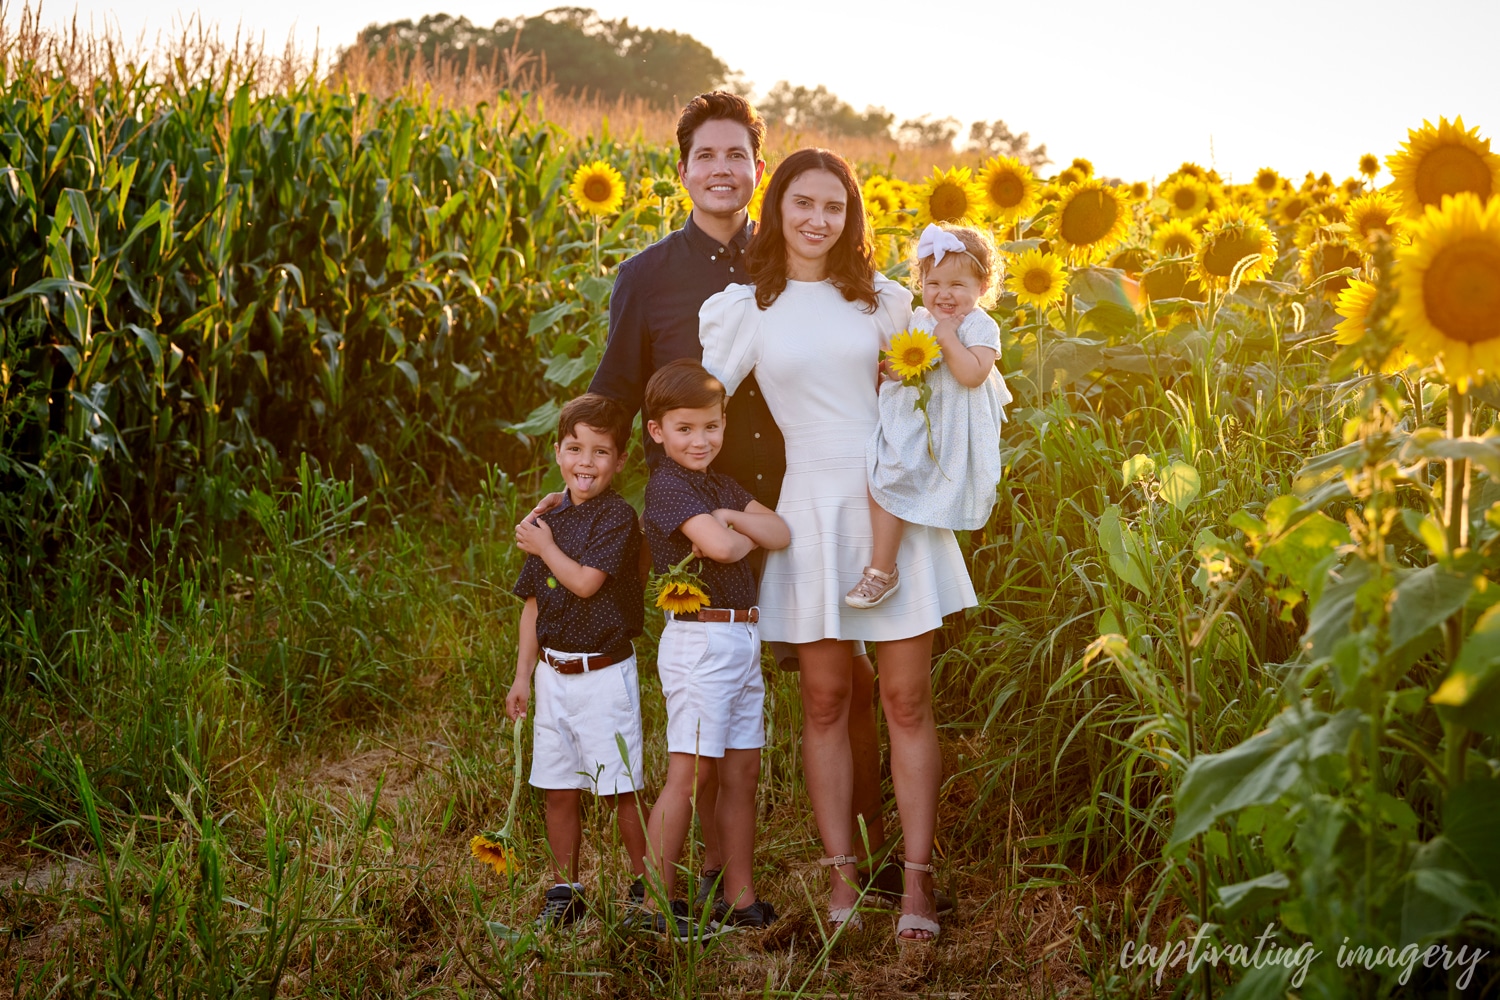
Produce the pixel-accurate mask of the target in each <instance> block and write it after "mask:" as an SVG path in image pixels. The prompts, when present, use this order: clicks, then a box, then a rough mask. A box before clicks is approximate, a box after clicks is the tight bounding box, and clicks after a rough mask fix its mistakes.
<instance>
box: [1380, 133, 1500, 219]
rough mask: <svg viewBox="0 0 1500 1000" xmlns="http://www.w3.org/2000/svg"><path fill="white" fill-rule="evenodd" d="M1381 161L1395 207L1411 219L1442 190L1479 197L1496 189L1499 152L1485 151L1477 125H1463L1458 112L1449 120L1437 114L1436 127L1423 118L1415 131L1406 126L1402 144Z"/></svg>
mask: <svg viewBox="0 0 1500 1000" xmlns="http://www.w3.org/2000/svg"><path fill="white" fill-rule="evenodd" d="M1386 164H1387V165H1388V166H1389V167H1390V168H1391V177H1392V178H1394V180H1393V183H1392V185H1391V186H1392V187H1394V188H1395V189H1396V194H1397V195H1398V196H1399V197H1400V199H1401V207H1402V208H1403V209H1405V211H1406V214H1407V215H1409V216H1411V217H1412V218H1416V217H1418V216H1420V215H1421V214H1422V209H1423V208H1425V207H1426V206H1428V205H1437V204H1438V203H1439V202H1441V201H1442V200H1443V195H1445V194H1458V193H1459V192H1461V191H1472V192H1473V193H1474V194H1476V195H1478V196H1479V200H1480V201H1484V200H1485V199H1487V198H1489V197H1490V195H1492V194H1495V193H1497V192H1500V156H1496V155H1495V154H1494V153H1491V152H1490V141H1489V140H1488V139H1481V138H1479V129H1478V128H1472V129H1469V130H1468V131H1465V130H1464V120H1463V117H1462V116H1460V117H1458V118H1455V119H1454V120H1453V122H1452V123H1451V124H1450V123H1449V122H1448V119H1446V118H1439V119H1438V124H1437V127H1436V128H1433V126H1432V123H1431V122H1428V121H1424V122H1423V123H1422V128H1421V130H1420V131H1418V130H1416V129H1412V130H1409V131H1408V132H1407V140H1406V145H1405V146H1403V147H1402V148H1401V151H1400V152H1398V153H1396V154H1394V155H1392V156H1390V157H1389V158H1387V160H1386Z"/></svg>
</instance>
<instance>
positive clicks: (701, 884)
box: [693, 868, 724, 911]
mask: <svg viewBox="0 0 1500 1000" xmlns="http://www.w3.org/2000/svg"><path fill="white" fill-rule="evenodd" d="M723 875H724V869H722V868H707V869H704V871H703V873H702V874H700V875H699V876H698V892H697V894H695V895H694V896H693V909H695V910H699V911H701V910H702V909H703V907H704V906H706V905H707V904H708V900H709V897H710V896H712V897H713V898H715V899H723V898H724V878H723Z"/></svg>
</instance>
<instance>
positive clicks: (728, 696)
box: [656, 620, 766, 757]
mask: <svg viewBox="0 0 1500 1000" xmlns="http://www.w3.org/2000/svg"><path fill="white" fill-rule="evenodd" d="M656 672H657V674H658V676H660V678H661V690H662V694H663V695H664V696H665V698H666V702H667V750H668V751H669V752H670V753H690V754H697V755H699V756H701V757H723V756H724V751H725V750H758V749H760V748H761V747H763V746H765V743H766V726H765V706H766V687H765V682H764V681H763V680H762V679H761V673H760V628H759V626H757V625H755V624H752V623H749V622H733V623H730V622H680V621H675V620H674V621H669V622H667V624H666V627H665V628H663V629H662V633H661V643H660V645H659V646H658V647H657V654H656Z"/></svg>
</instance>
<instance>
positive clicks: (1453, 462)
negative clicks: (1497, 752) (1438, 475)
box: [1443, 385, 1474, 790]
mask: <svg viewBox="0 0 1500 1000" xmlns="http://www.w3.org/2000/svg"><path fill="white" fill-rule="evenodd" d="M1473 429H1474V414H1473V411H1472V409H1471V408H1470V406H1469V394H1468V393H1467V392H1466V391H1465V390H1464V389H1461V388H1459V387H1458V386H1457V385H1453V386H1450V387H1449V390H1448V437H1449V438H1450V439H1455V440H1456V439H1457V438H1459V437H1467V436H1468V435H1469V434H1470V433H1471V432H1472V431H1473ZM1445 467H1446V469H1445V471H1446V472H1447V477H1446V479H1445V481H1444V483H1443V519H1444V521H1445V522H1446V524H1445V527H1446V528H1447V529H1448V554H1449V557H1450V558H1452V557H1453V556H1455V555H1456V554H1457V553H1458V550H1459V549H1461V548H1466V547H1467V546H1468V544H1469V461H1468V459H1464V458H1450V459H1448V460H1447V461H1446V462H1445ZM1464 617H1465V616H1464V609H1463V608H1460V609H1459V610H1458V611H1456V612H1455V613H1454V614H1453V616H1452V617H1451V618H1449V619H1448V620H1447V621H1446V622H1444V623H1443V636H1444V638H1445V639H1446V644H1445V645H1446V647H1447V648H1446V651H1447V654H1448V665H1449V668H1450V669H1451V668H1452V665H1453V664H1454V663H1456V662H1457V661H1458V654H1459V652H1460V651H1461V650H1462V649H1463V642H1464V632H1465V629H1464ZM1443 735H1444V736H1445V737H1447V743H1448V747H1447V752H1446V756H1445V760H1444V762H1443V763H1444V770H1445V771H1446V772H1447V775H1448V788H1449V789H1450V790H1451V789H1454V788H1457V787H1458V786H1459V785H1461V784H1463V780H1464V763H1465V760H1466V759H1467V757H1468V745H1469V731H1468V730H1467V729H1465V728H1464V727H1463V726H1461V725H1459V724H1458V723H1456V722H1449V721H1447V720H1444V722H1443Z"/></svg>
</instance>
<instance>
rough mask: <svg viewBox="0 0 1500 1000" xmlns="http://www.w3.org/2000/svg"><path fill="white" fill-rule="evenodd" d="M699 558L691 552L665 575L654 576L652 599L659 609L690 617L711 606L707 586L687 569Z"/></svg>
mask: <svg viewBox="0 0 1500 1000" xmlns="http://www.w3.org/2000/svg"><path fill="white" fill-rule="evenodd" d="M697 558H698V557H697V556H695V555H693V553H691V552H689V553H688V554H687V555H685V556H683V557H682V559H680V560H679V561H678V562H677V564H676V565H675V566H673V567H672V568H671V569H669V570H667V571H666V572H665V573H661V574H656V573H653V574H652V580H651V598H652V602H653V603H654V604H655V605H656V606H657V607H658V608H660V609H661V610H663V611H670V612H672V614H674V615H690V614H692V613H693V612H694V611H697V610H699V609H701V608H706V607H708V606H709V597H708V587H707V585H706V584H704V582H703V581H702V580H700V579H699V578H698V575H697V574H696V573H693V572H691V571H689V570H688V568H687V566H688V563H690V562H692V561H693V560H695V559H697Z"/></svg>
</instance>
